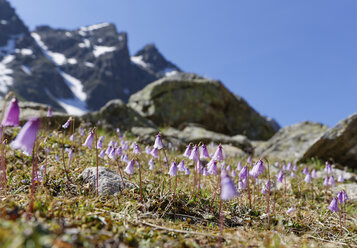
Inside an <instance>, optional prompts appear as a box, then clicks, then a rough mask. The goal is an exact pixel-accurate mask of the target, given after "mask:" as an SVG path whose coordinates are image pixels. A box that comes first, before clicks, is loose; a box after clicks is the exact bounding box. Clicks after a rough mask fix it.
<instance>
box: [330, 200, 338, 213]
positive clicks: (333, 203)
mask: <svg viewBox="0 0 357 248" xmlns="http://www.w3.org/2000/svg"><path fill="white" fill-rule="evenodd" d="M328 209H330V210H331V211H332V212H338V203H337V198H333V200H332V201H331V203H330V205H329V206H328Z"/></svg>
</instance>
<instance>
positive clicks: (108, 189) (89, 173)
mask: <svg viewBox="0 0 357 248" xmlns="http://www.w3.org/2000/svg"><path fill="white" fill-rule="evenodd" d="M98 174H99V178H98V179H99V181H98V185H99V187H98V192H99V194H101V195H113V194H115V193H118V192H120V191H122V190H123V189H124V185H123V182H122V180H121V177H120V175H118V174H117V173H115V172H114V171H112V170H109V169H108V168H106V167H102V166H100V167H99V168H98ZM80 177H81V178H82V180H83V181H84V182H86V183H89V185H90V186H91V188H92V189H93V192H96V190H97V167H90V168H87V169H85V170H84V171H83V172H82V173H81V175H80ZM124 183H125V188H133V187H134V185H133V184H132V183H130V182H129V181H127V180H125V179H124Z"/></svg>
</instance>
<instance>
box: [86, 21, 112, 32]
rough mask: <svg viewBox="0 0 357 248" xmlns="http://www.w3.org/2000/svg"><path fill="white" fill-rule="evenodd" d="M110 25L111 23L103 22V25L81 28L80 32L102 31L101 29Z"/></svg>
mask: <svg viewBox="0 0 357 248" xmlns="http://www.w3.org/2000/svg"><path fill="white" fill-rule="evenodd" d="M109 25H110V23H107V22H103V23H98V24H94V25H91V26H87V27H81V28H80V29H79V31H82V32H91V31H94V30H97V29H101V28H104V27H107V26H109Z"/></svg>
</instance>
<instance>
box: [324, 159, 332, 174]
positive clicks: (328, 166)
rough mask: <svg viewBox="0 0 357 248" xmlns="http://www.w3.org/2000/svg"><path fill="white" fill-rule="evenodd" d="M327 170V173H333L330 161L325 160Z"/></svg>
mask: <svg viewBox="0 0 357 248" xmlns="http://www.w3.org/2000/svg"><path fill="white" fill-rule="evenodd" d="M325 171H326V173H327V174H331V173H332V167H331V165H330V164H329V163H328V162H325Z"/></svg>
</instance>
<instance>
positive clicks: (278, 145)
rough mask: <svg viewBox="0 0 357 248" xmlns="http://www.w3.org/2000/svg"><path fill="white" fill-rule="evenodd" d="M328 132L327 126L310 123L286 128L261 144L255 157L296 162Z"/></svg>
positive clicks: (301, 123) (256, 150) (256, 149)
mask: <svg viewBox="0 0 357 248" xmlns="http://www.w3.org/2000/svg"><path fill="white" fill-rule="evenodd" d="M326 130H327V126H325V125H323V124H320V123H314V122H308V121H305V122H300V123H297V124H294V125H291V126H287V127H284V128H282V129H280V130H279V131H278V132H277V133H276V134H275V135H274V136H273V137H272V138H271V139H269V140H268V141H266V142H262V143H259V144H258V145H257V147H256V148H255V155H256V156H259V157H267V158H270V159H279V160H293V161H296V160H297V159H299V158H301V156H302V155H303V154H304V153H305V152H306V150H307V149H309V147H310V146H311V145H312V144H313V143H314V142H315V141H316V139H318V138H319V137H321V135H322V134H323V133H324V132H325V131H326Z"/></svg>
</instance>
